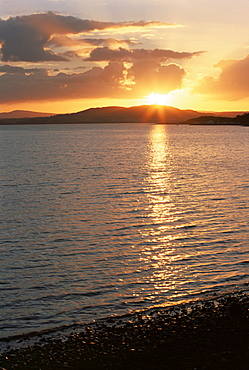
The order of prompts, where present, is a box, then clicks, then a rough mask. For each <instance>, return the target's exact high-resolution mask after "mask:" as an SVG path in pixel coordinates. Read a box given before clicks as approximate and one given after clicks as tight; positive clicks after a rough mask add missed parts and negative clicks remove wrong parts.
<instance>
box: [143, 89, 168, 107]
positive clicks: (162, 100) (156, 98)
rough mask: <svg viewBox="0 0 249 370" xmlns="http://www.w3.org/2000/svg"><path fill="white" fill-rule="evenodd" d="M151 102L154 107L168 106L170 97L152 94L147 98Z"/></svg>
mask: <svg viewBox="0 0 249 370" xmlns="http://www.w3.org/2000/svg"><path fill="white" fill-rule="evenodd" d="M146 98H147V99H148V101H149V104H151V105H152V104H154V105H166V104H167V103H168V100H169V95H168V94H167V95H163V94H157V93H154V92H152V93H150V94H149V95H147V96H146Z"/></svg>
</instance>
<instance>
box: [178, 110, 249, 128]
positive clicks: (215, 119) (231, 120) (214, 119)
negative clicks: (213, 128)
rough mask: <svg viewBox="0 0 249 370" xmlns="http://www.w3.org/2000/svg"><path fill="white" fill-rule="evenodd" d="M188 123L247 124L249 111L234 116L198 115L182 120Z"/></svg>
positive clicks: (248, 124) (248, 123) (248, 122)
mask: <svg viewBox="0 0 249 370" xmlns="http://www.w3.org/2000/svg"><path fill="white" fill-rule="evenodd" d="M184 123H185V124H189V125H240V126H249V113H244V114H242V115H237V116H236V117H219V116H200V117H197V118H191V119H189V120H187V121H186V122H184Z"/></svg>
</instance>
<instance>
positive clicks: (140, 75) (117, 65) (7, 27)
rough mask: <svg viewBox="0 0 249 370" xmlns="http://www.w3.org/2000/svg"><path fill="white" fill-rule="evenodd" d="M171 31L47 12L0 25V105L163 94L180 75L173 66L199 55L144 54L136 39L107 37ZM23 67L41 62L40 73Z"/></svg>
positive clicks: (179, 80)
mask: <svg viewBox="0 0 249 370" xmlns="http://www.w3.org/2000/svg"><path fill="white" fill-rule="evenodd" d="M174 26H175V25H172V24H168V23H163V22H152V21H150V22H145V21H139V22H119V23H114V22H100V21H94V20H82V19H79V18H75V17H72V16H62V15H59V14H56V13H52V12H48V13H42V14H32V15H28V16H20V17H15V18H9V19H7V20H0V45H1V46H2V48H1V54H2V61H3V62H4V63H5V64H3V65H0V103H9V102H25V101H41V100H49V101H52V100H63V99H88V98H113V97H114V98H124V99H125V98H127V99H132V98H141V97H142V96H145V95H147V94H149V93H151V92H152V91H154V92H157V93H162V94H166V93H168V92H170V91H172V90H175V89H178V88H180V87H181V85H182V81H183V79H184V77H185V75H186V71H185V70H184V69H183V68H182V67H181V66H180V65H178V64H176V61H177V63H180V62H181V61H183V60H185V59H190V58H192V57H194V56H198V55H200V54H201V53H202V52H201V51H198V52H178V51H173V50H164V49H152V50H148V49H144V48H138V44H139V41H138V40H137V39H133V38H131V39H130V38H127V37H124V39H122V36H120V38H121V39H118V38H115V37H112V36H113V35H114V32H113V30H115V32H116V31H117V30H118V31H119V30H121V29H127V30H128V31H129V32H130V31H131V30H133V29H136V30H142V29H150V28H151V29H152V28H162V27H164V28H165V27H174ZM103 30H105V33H106V34H107V35H108V37H106V38H100V37H96V32H95V31H103ZM107 30H108V32H107ZM110 30H111V31H110ZM109 31H110V32H109ZM134 44H135V46H134ZM83 56H84V59H83ZM19 62H21V63H19ZM23 62H32V63H37V62H43V63H42V66H44V68H33V64H31V66H30V68H28V63H25V65H26V68H25V67H23V66H24V63H23ZM45 62H49V63H45ZM50 62H56V64H55V63H50ZM60 62H66V63H63V64H61V63H60ZM99 62H100V63H99ZM18 64H19V65H18ZM51 64H52V66H51ZM77 64H80V66H77ZM62 71H63V72H62Z"/></svg>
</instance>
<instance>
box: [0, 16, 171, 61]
mask: <svg viewBox="0 0 249 370" xmlns="http://www.w3.org/2000/svg"><path fill="white" fill-rule="evenodd" d="M166 26H170V25H169V24H166V23H161V22H142V21H141V22H120V23H114V22H99V21H94V20H82V19H79V18H75V17H72V16H62V15H59V14H55V13H52V12H48V13H43V14H32V15H28V16H20V17H15V18H9V19H7V20H0V42H1V44H2V60H3V61H28V62H38V61H66V60H67V58H65V57H64V56H62V55H60V54H58V53H54V52H53V51H52V50H50V49H47V48H45V47H46V46H47V45H48V42H49V40H50V38H51V36H53V35H55V34H58V35H68V34H78V33H88V32H91V31H94V30H105V29H109V28H113V29H118V28H123V27H125V28H131V27H135V28H138V27H141V28H144V27H166Z"/></svg>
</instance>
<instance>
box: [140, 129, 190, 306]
mask: <svg viewBox="0 0 249 370" xmlns="http://www.w3.org/2000/svg"><path fill="white" fill-rule="evenodd" d="M149 148H150V150H149V156H148V163H147V166H148V169H149V171H148V176H147V177H146V178H145V183H146V188H144V190H145V192H146V194H147V197H148V200H149V214H148V217H149V218H150V219H151V221H153V222H152V227H151V228H148V229H147V230H142V235H143V237H145V238H146V239H147V240H148V241H149V242H150V243H151V246H149V247H148V246H146V248H145V249H144V251H143V252H142V256H141V258H140V261H141V263H142V264H144V263H145V264H149V265H151V267H152V268H153V273H152V275H151V276H150V277H149V280H148V281H147V283H148V284H149V285H153V287H154V292H153V293H149V296H148V297H147V299H151V300H152V299H153V300H154V299H155V298H156V295H157V294H160V295H163V294H164V293H168V292H169V291H173V290H174V289H178V290H179V285H181V284H187V283H188V281H186V277H185V274H184V270H185V269H187V265H182V266H179V265H178V264H177V263H174V262H177V261H178V260H182V259H186V258H188V254H185V253H182V251H181V252H180V251H179V252H180V253H178V249H179V248H180V245H179V242H178V243H177V245H175V243H174V241H175V240H177V239H180V238H181V237H184V235H183V233H182V232H181V231H177V229H178V228H179V222H180V223H181V221H180V219H181V217H180V215H179V212H178V211H177V209H176V206H175V204H174V198H173V196H172V193H173V192H174V187H175V178H174V171H173V169H172V166H173V162H172V160H171V153H170V149H169V146H168V136H167V126H166V125H160V124H158V125H153V126H152V130H151V131H150V143H149ZM179 229H181V227H180V228H179ZM172 231H173V232H172ZM176 231H177V232H176ZM143 289H144V288H142V290H143ZM184 294H186V291H185V293H184ZM177 295H178V297H179V293H178V294H177Z"/></svg>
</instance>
